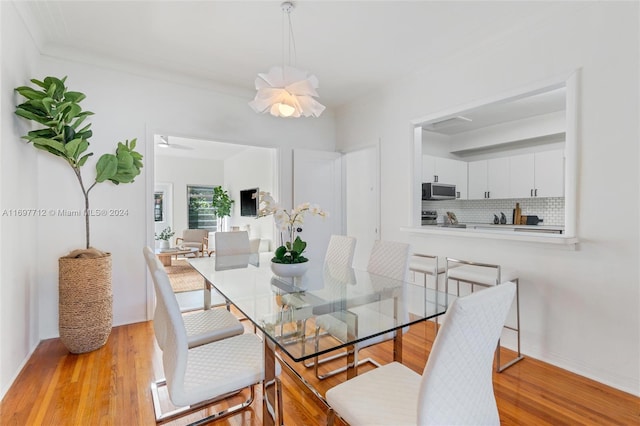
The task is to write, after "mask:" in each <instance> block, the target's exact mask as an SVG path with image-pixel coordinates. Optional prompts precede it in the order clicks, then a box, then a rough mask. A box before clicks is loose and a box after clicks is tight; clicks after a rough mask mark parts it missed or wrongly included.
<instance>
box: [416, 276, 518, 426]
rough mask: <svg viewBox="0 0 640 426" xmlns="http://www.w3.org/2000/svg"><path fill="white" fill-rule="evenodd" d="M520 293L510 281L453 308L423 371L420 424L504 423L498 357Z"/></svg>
mask: <svg viewBox="0 0 640 426" xmlns="http://www.w3.org/2000/svg"><path fill="white" fill-rule="evenodd" d="M515 292H516V285H515V284H514V283H513V282H507V283H504V284H500V285H498V286H495V287H491V288H488V289H486V290H481V291H477V292H475V293H472V294H470V295H468V296H465V297H462V298H459V299H456V300H455V301H454V302H453V303H452V304H451V305H450V306H449V308H448V309H447V313H446V316H445V319H444V324H443V325H442V327H441V328H440V331H438V335H437V337H436V340H435V342H434V343H433V347H432V350H431V353H430V354H429V359H428V361H427V365H426V366H425V368H424V372H423V374H422V381H421V384H420V391H419V393H418V424H446V425H463V424H481V425H499V424H500V417H499V415H498V408H497V406H496V400H495V396H494V393H493V382H492V373H493V366H492V364H493V355H494V352H495V350H496V346H497V344H498V339H499V338H500V334H501V332H502V328H503V327H504V324H505V321H506V319H507V314H508V313H509V309H510V308H511V304H512V303H513V298H514V295H515Z"/></svg>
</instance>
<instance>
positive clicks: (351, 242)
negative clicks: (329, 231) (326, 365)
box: [282, 234, 356, 367]
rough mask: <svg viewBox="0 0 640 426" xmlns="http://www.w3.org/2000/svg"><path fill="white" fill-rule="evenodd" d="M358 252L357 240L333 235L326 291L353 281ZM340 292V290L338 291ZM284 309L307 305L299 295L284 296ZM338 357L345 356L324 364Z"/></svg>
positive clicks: (326, 267) (326, 261) (327, 260)
mask: <svg viewBox="0 0 640 426" xmlns="http://www.w3.org/2000/svg"><path fill="white" fill-rule="evenodd" d="M355 250H356V239H355V238H354V237H349V236H347V235H337V234H334V235H331V238H330V239H329V245H328V246H327V251H326V253H325V257H324V274H325V290H328V291H329V292H331V290H332V289H331V288H327V287H331V286H332V285H333V286H336V287H339V288H344V285H345V284H347V283H348V282H350V281H351V280H352V275H353V271H352V265H353V256H354V253H355ZM338 291H340V290H338ZM282 303H283V307H285V308H286V309H291V308H292V309H303V308H304V307H305V305H306V302H304V301H303V300H302V299H300V297H298V295H297V294H295V293H292V294H283V295H282ZM306 328H307V321H306V320H304V321H303V325H302V334H301V337H300V338H301V339H306V338H307V335H306ZM338 356H344V354H338V355H337V356H334V357H327V358H324V359H323V360H322V361H321V363H322V362H327V361H330V360H331V359H335V358H336V357H338ZM315 361H317V359H316V360H314V361H312V362H309V363H305V366H306V367H312V366H313V365H314V362H315Z"/></svg>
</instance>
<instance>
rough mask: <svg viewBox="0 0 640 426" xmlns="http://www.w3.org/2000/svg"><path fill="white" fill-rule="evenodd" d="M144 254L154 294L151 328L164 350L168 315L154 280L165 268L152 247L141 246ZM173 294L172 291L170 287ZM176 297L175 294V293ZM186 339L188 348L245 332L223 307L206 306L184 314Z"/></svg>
mask: <svg viewBox="0 0 640 426" xmlns="http://www.w3.org/2000/svg"><path fill="white" fill-rule="evenodd" d="M142 251H143V253H144V257H145V260H146V262H147V266H148V268H149V272H150V273H151V278H152V280H153V285H154V289H155V293H156V308H155V311H154V315H153V331H154V334H155V336H156V341H157V342H158V346H159V347H160V349H162V350H164V348H165V345H166V333H167V327H168V326H169V325H168V322H169V318H168V317H167V314H166V312H167V309H166V308H165V307H163V303H164V300H163V299H162V298H161V297H160V293H159V288H158V285H159V283H158V282H157V279H156V271H158V270H161V271H163V272H164V273H165V274H166V271H165V269H164V267H163V266H162V264H161V263H160V261H159V260H158V258H157V256H156V255H155V254H154V252H153V250H151V249H150V248H149V247H144V249H143V250H142ZM172 294H173V290H172ZM174 299H175V295H174ZM183 321H184V325H185V331H186V334H187V342H188V346H189V347H190V348H193V347H196V346H199V345H203V344H205V343H209V342H213V341H216V340H220V339H224V338H227V337H231V336H237V335H239V334H242V333H244V327H243V326H242V324H241V323H240V321H238V320H237V319H236V317H235V316H234V315H233V314H232V313H231V312H229V311H227V310H225V309H209V310H205V311H198V312H192V313H188V314H184V315H183Z"/></svg>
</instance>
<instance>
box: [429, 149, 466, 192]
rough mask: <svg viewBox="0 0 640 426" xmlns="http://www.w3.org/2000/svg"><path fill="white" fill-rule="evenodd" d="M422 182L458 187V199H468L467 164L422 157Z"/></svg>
mask: <svg viewBox="0 0 640 426" xmlns="http://www.w3.org/2000/svg"><path fill="white" fill-rule="evenodd" d="M422 181H423V182H439V183H448V184H453V185H455V186H456V193H457V194H456V198H460V199H463V200H466V199H467V163H466V162H465V161H460V160H454V159H451V158H443V157H434V156H432V155H423V156H422Z"/></svg>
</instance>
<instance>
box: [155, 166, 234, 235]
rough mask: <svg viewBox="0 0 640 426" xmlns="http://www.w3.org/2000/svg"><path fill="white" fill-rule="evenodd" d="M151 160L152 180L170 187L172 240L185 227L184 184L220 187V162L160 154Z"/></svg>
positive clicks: (185, 197) (185, 190)
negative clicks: (153, 166)
mask: <svg viewBox="0 0 640 426" xmlns="http://www.w3.org/2000/svg"><path fill="white" fill-rule="evenodd" d="M155 160H156V161H155V182H163V183H171V184H172V186H173V194H172V195H173V197H172V198H173V205H172V206H169V208H171V209H172V218H173V224H172V225H170V226H171V227H172V229H173V230H174V231H175V232H176V234H175V235H174V236H173V238H172V239H171V242H172V243H173V242H174V241H175V239H176V238H177V237H180V236H181V235H182V231H183V230H184V229H188V227H189V214H188V211H187V185H208V186H218V185H223V186H224V161H221V160H204V159H197V158H182V157H167V156H161V155H156V157H155ZM164 226H168V225H164ZM156 232H158V231H157V230H156Z"/></svg>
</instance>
